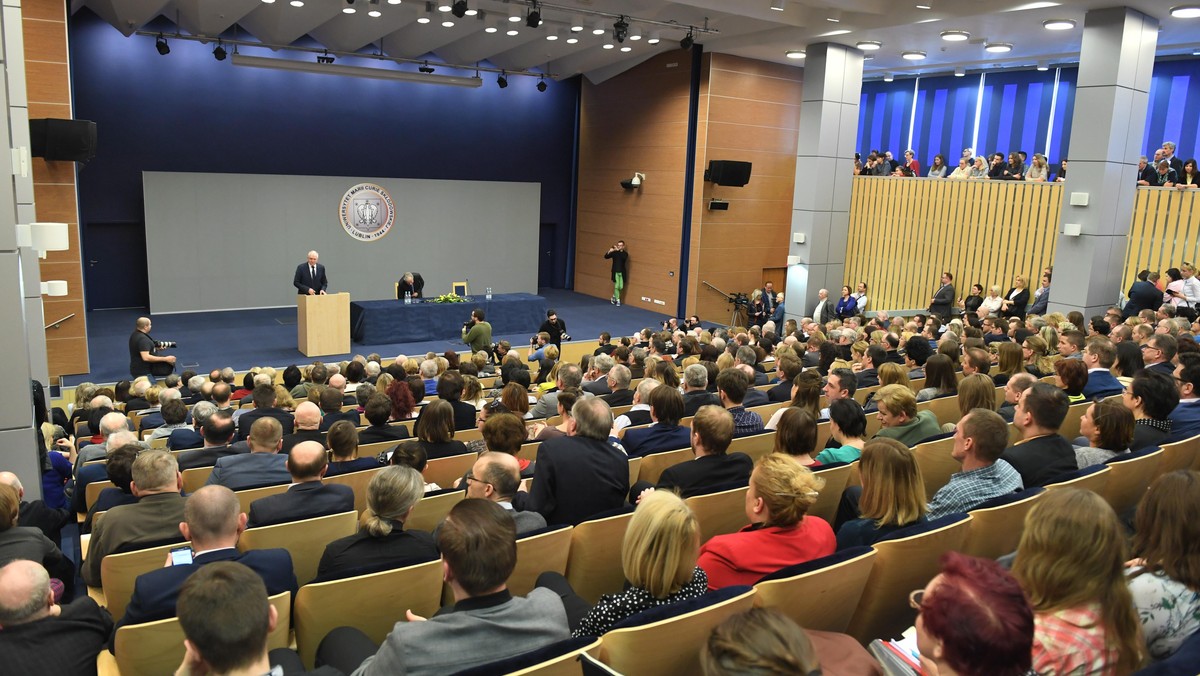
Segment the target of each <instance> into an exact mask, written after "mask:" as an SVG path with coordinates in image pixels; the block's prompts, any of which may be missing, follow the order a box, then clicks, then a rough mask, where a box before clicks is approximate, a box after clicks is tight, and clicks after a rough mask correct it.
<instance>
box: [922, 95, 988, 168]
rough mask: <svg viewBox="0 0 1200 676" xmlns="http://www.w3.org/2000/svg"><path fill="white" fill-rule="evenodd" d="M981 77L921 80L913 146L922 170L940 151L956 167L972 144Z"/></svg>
mask: <svg viewBox="0 0 1200 676" xmlns="http://www.w3.org/2000/svg"><path fill="white" fill-rule="evenodd" d="M979 77H980V76H979V75H969V76H966V77H954V76H953V75H950V76H943V77H928V78H921V81H920V83H918V85H917V105H916V124H915V125H913V138H912V149H913V150H915V151H916V153H917V159H918V160H919V161H920V162H921V173H922V174H927V173H928V168H929V167H931V166H933V156H934V155H937V154H941V155H942V157H944V158H945V160H946V164H947V165H948V166H949V167H950V170H951V171H953V170H954V168H955V167H957V166H958V158H959V156H960V155H962V150H963V148H966V147H968V146H970V145H971V135H972V133H973V132H974V131H975V107H976V103H977V101H978V98H979Z"/></svg>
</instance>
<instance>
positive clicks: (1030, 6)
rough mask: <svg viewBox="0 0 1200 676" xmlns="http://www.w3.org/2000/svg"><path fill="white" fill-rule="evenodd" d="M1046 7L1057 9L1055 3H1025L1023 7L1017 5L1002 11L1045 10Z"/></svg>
mask: <svg viewBox="0 0 1200 676" xmlns="http://www.w3.org/2000/svg"><path fill="white" fill-rule="evenodd" d="M1047 7H1058V3H1057V2H1027V3H1025V4H1024V5H1017V6H1016V7H1010V8H1008V9H1006V10H1004V11H1006V12H1024V11H1026V10H1030V9H1046V8H1047Z"/></svg>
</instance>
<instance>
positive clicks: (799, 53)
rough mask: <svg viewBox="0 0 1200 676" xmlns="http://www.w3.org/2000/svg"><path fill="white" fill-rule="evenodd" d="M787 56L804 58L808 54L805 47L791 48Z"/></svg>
mask: <svg viewBox="0 0 1200 676" xmlns="http://www.w3.org/2000/svg"><path fill="white" fill-rule="evenodd" d="M785 56H787V58H789V59H803V58H804V57H805V56H808V55H807V54H805V53H804V50H803V49H789V50H788V51H787V54H786V55H785Z"/></svg>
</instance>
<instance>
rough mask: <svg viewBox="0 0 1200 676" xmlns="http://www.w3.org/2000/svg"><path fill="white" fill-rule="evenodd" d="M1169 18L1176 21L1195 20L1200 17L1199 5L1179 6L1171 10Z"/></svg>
mask: <svg viewBox="0 0 1200 676" xmlns="http://www.w3.org/2000/svg"><path fill="white" fill-rule="evenodd" d="M1171 16H1173V17H1175V18H1176V19H1195V18H1197V17H1200V5H1180V6H1178V7H1172V8H1171Z"/></svg>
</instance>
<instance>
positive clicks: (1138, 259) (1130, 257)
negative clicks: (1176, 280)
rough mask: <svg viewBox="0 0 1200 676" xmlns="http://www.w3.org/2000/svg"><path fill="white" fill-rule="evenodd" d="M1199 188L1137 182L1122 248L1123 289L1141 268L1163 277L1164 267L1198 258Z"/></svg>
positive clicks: (1199, 232) (1175, 265) (1199, 241)
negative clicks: (1175, 188)
mask: <svg viewBox="0 0 1200 676" xmlns="http://www.w3.org/2000/svg"><path fill="white" fill-rule="evenodd" d="M1197 193H1200V191H1197V190H1174V189H1171V188H1151V187H1147V186H1140V187H1138V189H1137V198H1136V201H1135V202H1134V205H1133V222H1132V224H1131V226H1130V230H1129V243H1128V246H1127V248H1126V251H1125V266H1124V268H1123V272H1124V280H1125V281H1124V283H1123V284H1122V288H1123V289H1128V288H1129V286H1130V285H1131V284H1133V282H1134V281H1135V280H1136V279H1137V273H1138V272H1139V271H1141V270H1146V269H1148V270H1151V271H1152V272H1158V273H1160V274H1162V276H1163V279H1164V280H1165V279H1166V272H1165V271H1166V269H1167V268H1171V267H1179V265H1180V264H1181V263H1184V262H1188V263H1191V264H1193V265H1196V264H1197V259H1198V258H1200V255H1197V254H1198V253H1200V194H1197Z"/></svg>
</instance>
